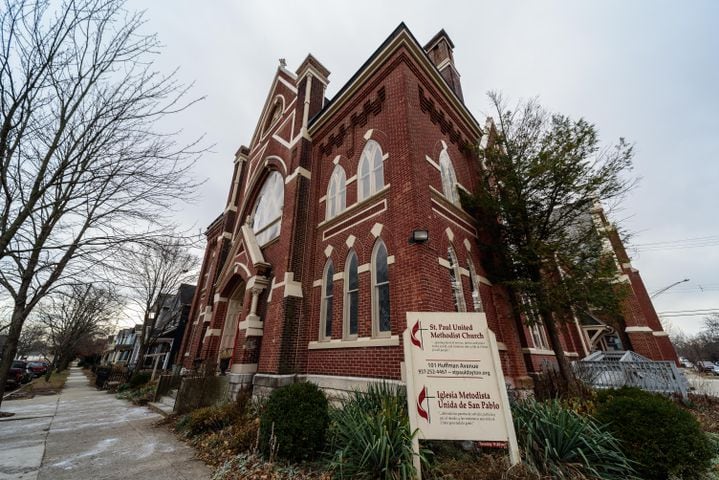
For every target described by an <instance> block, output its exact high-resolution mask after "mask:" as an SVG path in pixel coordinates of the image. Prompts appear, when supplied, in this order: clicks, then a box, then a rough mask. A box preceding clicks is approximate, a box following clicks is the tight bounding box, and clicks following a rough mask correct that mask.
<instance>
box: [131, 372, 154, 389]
mask: <svg viewBox="0 0 719 480" xmlns="http://www.w3.org/2000/svg"><path fill="white" fill-rule="evenodd" d="M149 381H150V374H149V373H145V372H139V373H136V374H134V375H133V376H132V377H131V378H130V381H129V382H128V383H129V384H130V388H137V387H140V386H142V385H145V384H146V383H147V382H149Z"/></svg>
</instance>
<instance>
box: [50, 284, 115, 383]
mask: <svg viewBox="0 0 719 480" xmlns="http://www.w3.org/2000/svg"><path fill="white" fill-rule="evenodd" d="M121 306H122V304H121V303H120V302H119V301H118V298H117V295H115V293H114V292H113V291H112V290H110V289H105V288H100V287H96V286H93V285H88V284H85V285H82V284H81V285H74V286H72V287H70V288H68V289H67V290H66V291H63V292H58V293H57V294H55V295H54V296H53V297H50V298H49V299H48V301H46V302H45V303H44V304H43V305H42V306H41V307H40V308H39V309H38V315H37V316H38V322H39V323H40V324H41V325H42V326H44V327H45V330H46V331H47V336H48V339H49V343H50V348H51V350H52V352H53V353H54V358H53V362H52V363H53V367H55V368H57V370H59V371H62V370H65V369H66V368H67V367H68V365H69V364H70V362H71V361H72V359H73V358H75V356H76V355H77V353H78V351H79V350H80V348H82V347H84V346H86V345H87V344H89V343H91V342H92V341H93V340H94V339H95V338H96V337H97V336H100V335H107V334H108V333H109V331H110V330H111V329H112V328H113V327H114V325H115V320H116V319H117V316H118V313H119V311H120V309H121Z"/></svg>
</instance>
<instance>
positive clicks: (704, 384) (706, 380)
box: [684, 370, 719, 397]
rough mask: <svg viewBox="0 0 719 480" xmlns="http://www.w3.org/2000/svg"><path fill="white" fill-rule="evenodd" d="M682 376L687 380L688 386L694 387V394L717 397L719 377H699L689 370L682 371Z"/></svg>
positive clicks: (718, 393)
mask: <svg viewBox="0 0 719 480" xmlns="http://www.w3.org/2000/svg"><path fill="white" fill-rule="evenodd" d="M684 374H685V375H686V377H687V380H689V385H691V386H692V387H694V390H693V392H694V393H704V394H707V395H711V396H714V397H719V377H714V376H708V375H699V374H698V373H696V372H693V371H691V370H684Z"/></svg>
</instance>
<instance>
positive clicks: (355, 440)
mask: <svg viewBox="0 0 719 480" xmlns="http://www.w3.org/2000/svg"><path fill="white" fill-rule="evenodd" d="M329 438H330V451H331V452H332V459H331V462H330V463H331V466H332V467H333V469H334V470H335V472H336V474H337V475H338V476H339V478H357V479H367V480H370V479H411V478H415V469H414V464H413V462H412V460H413V451H412V432H411V430H410V427H409V418H408V416H407V397H406V394H405V392H404V390H401V389H399V388H397V387H394V386H392V385H389V384H385V383H382V384H375V385H370V386H369V388H368V389H367V391H366V392H360V391H356V392H353V393H352V394H351V395H350V396H349V397H348V398H347V399H346V400H345V401H344V402H343V405H342V408H338V409H335V410H333V412H332V426H331V429H330V435H329ZM423 458H424V457H423Z"/></svg>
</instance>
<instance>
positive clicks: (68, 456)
mask: <svg viewBox="0 0 719 480" xmlns="http://www.w3.org/2000/svg"><path fill="white" fill-rule="evenodd" d="M2 409H3V411H10V412H15V416H14V417H9V418H7V419H2V420H0V480H6V479H7V480H9V479H13V480H35V479H39V480H62V479H73V480H84V479H88V480H105V479H107V480H109V479H127V478H136V479H140V480H143V479H148V480H150V479H152V480H183V479H187V480H190V479H192V480H195V479H208V478H210V473H211V470H210V468H209V467H207V466H205V465H204V464H203V463H202V462H200V461H198V460H194V455H195V452H194V450H193V449H192V448H191V447H188V446H187V445H185V444H183V443H182V442H180V441H179V440H177V439H176V438H175V437H174V436H173V435H172V433H170V432H169V431H167V430H166V429H164V428H162V427H155V426H154V424H155V422H157V420H160V419H161V418H162V417H161V416H160V415H158V414H156V413H153V412H150V411H149V410H148V409H147V408H145V407H135V406H132V405H130V404H129V403H128V402H126V401H124V400H118V399H117V398H115V396H114V395H111V394H108V393H106V392H102V391H97V390H95V389H94V388H92V387H90V386H89V385H88V381H87V378H86V377H85V375H83V373H82V371H81V370H80V369H79V368H73V369H72V370H71V373H70V376H69V377H68V380H67V383H66V384H65V388H64V389H63V391H62V393H61V394H60V395H53V396H37V397H35V398H33V399H30V400H14V401H6V402H5V403H3V405H2Z"/></svg>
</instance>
